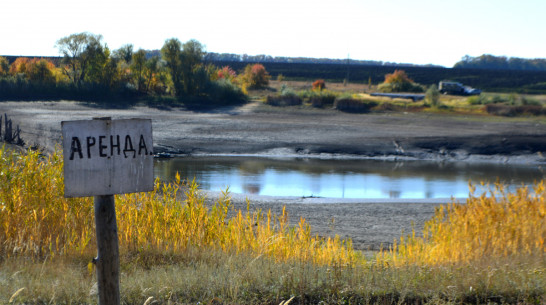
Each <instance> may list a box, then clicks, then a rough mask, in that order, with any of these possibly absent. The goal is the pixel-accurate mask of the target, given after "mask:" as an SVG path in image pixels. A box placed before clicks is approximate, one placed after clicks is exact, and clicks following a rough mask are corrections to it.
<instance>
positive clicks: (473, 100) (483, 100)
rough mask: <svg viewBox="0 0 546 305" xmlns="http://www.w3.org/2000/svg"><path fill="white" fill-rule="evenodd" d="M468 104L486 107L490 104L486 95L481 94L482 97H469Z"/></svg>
mask: <svg viewBox="0 0 546 305" xmlns="http://www.w3.org/2000/svg"><path fill="white" fill-rule="evenodd" d="M466 102H467V103H468V104H469V105H485V104H487V103H488V99H487V97H485V96H484V95H482V94H480V95H473V96H470V97H468V98H467V99H466Z"/></svg>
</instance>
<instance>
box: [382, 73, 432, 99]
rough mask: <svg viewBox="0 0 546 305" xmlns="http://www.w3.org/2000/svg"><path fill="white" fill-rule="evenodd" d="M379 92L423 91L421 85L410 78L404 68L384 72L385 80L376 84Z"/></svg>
mask: <svg viewBox="0 0 546 305" xmlns="http://www.w3.org/2000/svg"><path fill="white" fill-rule="evenodd" d="M378 90H379V91H380V92H386V93H388V92H423V91H424V89H423V87H422V86H421V85H419V84H416V83H414V82H413V80H411V79H410V78H409V77H408V75H407V74H406V72H405V71H404V70H395V71H394V73H390V74H386V75H385V81H384V82H383V83H382V84H380V85H379V86H378Z"/></svg>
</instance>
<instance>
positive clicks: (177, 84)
mask: <svg viewBox="0 0 546 305" xmlns="http://www.w3.org/2000/svg"><path fill="white" fill-rule="evenodd" d="M181 53H182V43H181V42H180V40H178V39H177V38H171V39H168V40H167V41H165V44H163V47H162V48H161V56H162V57H163V60H164V61H165V64H166V67H167V70H168V71H169V75H170V77H171V82H172V92H173V94H174V95H179V94H181V93H182V82H181V79H180V78H181V73H182V60H181V58H180V54H181Z"/></svg>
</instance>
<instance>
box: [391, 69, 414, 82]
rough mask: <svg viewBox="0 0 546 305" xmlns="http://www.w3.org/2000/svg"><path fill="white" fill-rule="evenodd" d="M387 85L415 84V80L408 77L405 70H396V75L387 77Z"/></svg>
mask: <svg viewBox="0 0 546 305" xmlns="http://www.w3.org/2000/svg"><path fill="white" fill-rule="evenodd" d="M385 83H387V84H392V83H395V84H404V83H413V80H412V79H410V78H409V77H408V75H407V74H406V71H404V70H394V73H390V74H386V75H385Z"/></svg>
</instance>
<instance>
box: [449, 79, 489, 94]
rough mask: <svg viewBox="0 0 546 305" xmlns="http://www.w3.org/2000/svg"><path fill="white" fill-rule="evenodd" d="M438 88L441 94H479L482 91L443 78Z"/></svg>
mask: <svg viewBox="0 0 546 305" xmlns="http://www.w3.org/2000/svg"><path fill="white" fill-rule="evenodd" d="M438 90H439V91H440V92H441V93H443V94H453V95H480V93H482V91H481V90H480V89H475V88H472V87H469V86H465V85H463V84H461V83H459V82H453V81H447V80H443V81H441V82H440V84H439V85H438Z"/></svg>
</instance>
